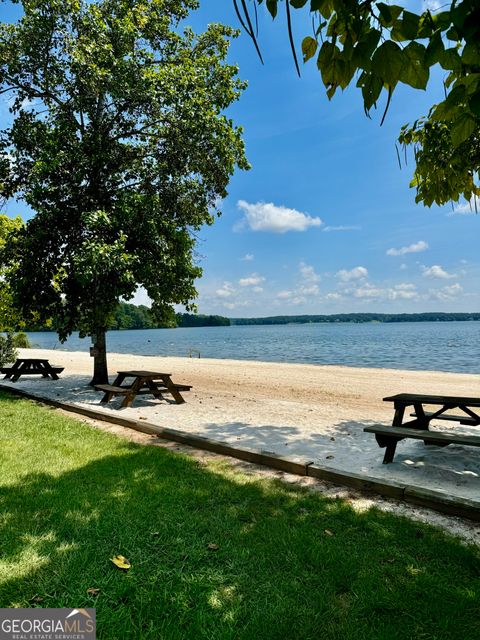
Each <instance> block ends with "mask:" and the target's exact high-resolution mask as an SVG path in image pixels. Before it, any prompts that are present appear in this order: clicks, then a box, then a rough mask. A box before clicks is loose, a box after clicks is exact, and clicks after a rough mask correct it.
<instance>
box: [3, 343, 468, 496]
mask: <svg viewBox="0 0 480 640" xmlns="http://www.w3.org/2000/svg"><path fill="white" fill-rule="evenodd" d="M20 353H21V355H23V356H25V357H32V358H35V357H43V358H48V359H49V360H50V362H51V363H52V364H58V365H61V366H64V367H65V370H64V371H63V373H62V374H61V377H60V380H58V381H51V380H45V379H42V378H37V377H33V376H32V377H31V378H27V377H25V378H21V379H20V380H19V381H18V382H16V383H12V382H9V381H3V384H4V385H5V386H12V387H14V388H19V389H23V390H25V391H27V392H29V393H32V394H33V395H35V396H37V397H39V398H41V397H44V398H50V399H53V400H60V401H65V402H69V403H73V404H78V405H79V406H82V407H86V408H94V409H95V410H98V411H101V412H103V413H106V414H107V415H110V416H118V417H123V418H128V419H132V420H145V421H148V422H149V423H152V424H154V425H158V426H159V427H161V428H165V429H173V430H178V431H182V432H186V433H189V434H191V435H194V436H200V437H203V438H208V439H210V440H215V441H221V442H225V443H228V444H229V445H231V446H236V447H240V448H242V447H244V448H248V449H253V450H255V451H259V452H262V451H263V452H269V453H271V454H272V453H273V454H274V455H277V456H281V457H287V458H290V459H302V460H310V461H312V462H313V463H314V464H317V465H320V466H328V467H331V468H332V469H337V470H339V471H343V472H345V471H348V472H351V473H356V474H360V475H364V476H370V477H374V478H378V479H380V480H382V479H385V480H391V481H394V482H395V481H396V482H400V483H403V484H407V485H409V486H416V487H419V488H425V489H431V490H433V491H440V492H444V493H446V494H448V495H451V496H457V497H459V498H467V499H470V500H478V497H479V496H480V456H479V455H478V453H479V452H478V450H477V448H475V447H466V446H460V445H449V446H448V447H445V448H440V447H435V446H433V447H426V446H424V444H423V442H421V441H418V440H412V439H408V440H403V441H402V442H400V443H399V446H398V448H397V453H396V456H395V460H394V462H393V463H392V464H389V465H383V464H382V460H383V454H384V450H383V449H380V447H379V446H378V445H377V443H376V440H375V437H374V436H373V435H372V434H369V433H365V432H364V431H363V429H364V427H365V426H368V425H371V424H385V425H388V424H391V422H392V418H393V406H392V405H391V403H386V402H383V401H382V399H383V398H384V397H386V396H390V395H394V394H396V393H402V392H407V393H430V394H435V395H458V396H472V395H473V396H475V395H478V392H477V389H478V386H479V385H478V383H479V377H478V375H475V374H466V373H450V372H435V371H433V372H432V371H410V370H399V369H370V368H357V367H347V366H343V365H341V366H337V365H314V364H308V365H306V364H291V363H278V364H277V363H270V362H259V361H247V360H220V359H207V358H200V359H198V358H188V357H168V356H137V355H132V354H116V353H110V354H108V364H109V372H110V380H112V379H113V376H114V374H115V372H116V371H117V370H129V369H151V370H154V371H155V370H156V371H163V372H166V373H170V374H172V379H173V381H174V382H176V383H179V384H187V385H192V390H191V391H189V392H186V393H185V394H184V398H185V400H186V402H185V404H181V405H176V404H171V403H170V402H168V401H166V400H161V401H159V400H154V399H153V398H150V397H149V396H139V397H137V398H136V400H135V402H134V403H133V405H132V406H131V407H130V408H126V409H120V408H119V405H120V403H121V399H120V398H116V399H114V400H112V401H111V402H110V403H109V404H108V405H100V398H101V395H100V394H99V392H96V391H95V390H94V389H92V388H91V387H89V386H88V382H89V381H90V379H91V375H92V372H93V362H92V359H91V358H90V356H89V354H88V353H85V352H81V351H77V352H74V351H58V350H36V349H25V350H20ZM435 428H438V429H439V430H449V429H451V428H452V426H451V425H449V426H447V427H446V426H445V424H444V423H439V424H438V425H437V424H435ZM454 428H455V429H456V428H458V429H462V431H464V432H466V433H471V434H474V435H475V434H476V435H478V427H477V428H476V427H456V426H455V427H454Z"/></svg>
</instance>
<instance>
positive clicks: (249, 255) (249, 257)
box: [240, 253, 255, 262]
mask: <svg viewBox="0 0 480 640" xmlns="http://www.w3.org/2000/svg"><path fill="white" fill-rule="evenodd" d="M254 259H255V256H254V255H253V253H246V254H245V255H244V256H243V258H240V260H244V261H245V262H251V261H252V260H254Z"/></svg>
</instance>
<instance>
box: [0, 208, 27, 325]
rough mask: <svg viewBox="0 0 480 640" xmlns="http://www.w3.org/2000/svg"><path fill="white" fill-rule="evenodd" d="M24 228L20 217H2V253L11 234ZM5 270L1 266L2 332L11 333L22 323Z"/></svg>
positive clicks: (0, 245)
mask: <svg viewBox="0 0 480 640" xmlns="http://www.w3.org/2000/svg"><path fill="white" fill-rule="evenodd" d="M22 227H23V221H22V219H21V218H20V217H17V218H10V217H9V216H6V215H3V214H2V215H0V251H1V250H2V249H3V247H5V244H6V243H7V242H8V240H9V236H10V234H12V235H13V233H14V232H15V231H19V230H20V229H22ZM5 276H6V273H5V269H3V268H2V266H1V264H0V331H10V330H12V329H14V328H15V326H16V325H18V324H19V322H20V316H19V314H18V311H17V310H16V309H15V307H14V306H13V303H12V292H11V290H10V287H9V285H8V283H7V282H6V280H5Z"/></svg>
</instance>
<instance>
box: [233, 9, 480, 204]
mask: <svg viewBox="0 0 480 640" xmlns="http://www.w3.org/2000/svg"><path fill="white" fill-rule="evenodd" d="M263 3H264V0H251V1H250V3H249V2H248V1H247V0H233V5H234V7H235V9H236V11H237V14H238V17H239V19H240V22H241V24H242V26H243V28H244V30H245V31H246V32H247V33H248V34H249V35H250V37H251V38H252V40H253V41H254V43H255V46H256V48H257V51H258V52H259V55H260V57H261V53H260V49H261V39H260V44H259V41H258V37H257V28H256V27H257V25H258V23H257V25H255V17H256V15H255V14H256V10H257V9H256V7H257V5H262V4H263ZM430 4H432V5H433V4H434V3H430ZM435 4H436V3H435ZM265 5H266V7H267V9H268V10H269V12H270V14H271V15H272V17H273V18H275V17H276V16H277V13H278V11H279V10H283V11H285V12H286V17H287V28H288V33H289V36H290V43H291V47H292V52H293V56H294V60H295V64H296V67H297V70H298V72H299V73H300V67H299V64H298V59H297V54H296V46H295V42H294V39H293V35H292V33H293V30H292V20H293V17H294V12H293V11H292V9H303V10H304V11H308V12H310V14H311V18H312V21H311V24H312V29H311V33H310V34H308V35H305V37H304V38H303V40H302V44H301V49H302V53H303V59H304V61H305V62H307V61H308V60H310V59H314V60H315V61H316V64H317V67H318V70H319V72H320V74H321V79H322V82H323V84H324V86H325V89H326V92H327V95H328V97H329V98H330V99H331V98H332V97H333V95H334V94H335V92H336V91H337V89H342V90H343V89H345V88H346V87H347V86H348V85H350V84H351V83H352V82H354V83H355V84H356V86H357V87H358V88H359V89H360V90H361V93H362V97H363V104H364V108H365V112H366V113H367V115H368V114H369V112H370V110H371V109H372V107H376V106H377V102H378V101H379V99H380V97H381V94H382V93H384V94H385V96H386V108H384V114H385V113H386V111H387V110H388V106H389V105H390V101H391V98H392V95H393V93H394V91H395V88H396V87H397V86H398V85H399V84H400V83H403V84H407V85H409V86H411V87H413V88H414V89H420V90H424V89H425V88H426V86H427V84H428V81H429V78H430V69H431V67H433V66H434V65H439V66H440V67H441V68H442V69H443V70H444V71H445V78H444V85H445V99H444V100H443V101H441V102H440V103H439V104H437V105H433V106H432V109H431V110H430V112H429V113H428V115H427V116H426V117H423V118H419V119H418V120H417V121H416V122H415V123H413V125H411V126H408V125H407V126H405V127H404V128H403V129H402V132H401V135H400V138H399V139H400V142H401V143H402V144H405V145H410V144H411V145H413V146H414V149H415V160H416V169H415V175H414V179H413V181H412V186H414V187H416V189H417V198H416V200H417V202H423V203H424V204H425V205H427V206H430V205H431V204H432V203H434V202H435V203H437V204H444V203H446V202H448V201H449V200H455V201H456V200H458V199H459V198H460V197H461V196H464V197H465V198H466V199H467V200H470V199H472V198H473V200H475V197H476V196H480V180H479V173H480V0H463V2H458V1H457V0H452V1H451V2H447V3H446V4H443V3H438V5H439V7H438V8H437V9H435V10H433V9H432V10H431V9H429V8H425V10H424V11H423V12H421V13H415V12H414V11H412V10H411V3H408V7H407V6H401V5H394V4H387V3H385V2H378V0H265ZM405 5H407V3H405ZM440 5H441V6H440ZM427 6H428V3H427Z"/></svg>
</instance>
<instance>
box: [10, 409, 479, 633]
mask: <svg viewBox="0 0 480 640" xmlns="http://www.w3.org/2000/svg"><path fill="white" fill-rule="evenodd" d="M12 406H13V405H12ZM42 411H44V412H48V411H49V410H48V409H42ZM7 412H8V408H7ZM49 414H50V418H49V433H48V434H44V439H43V440H42V447H44V449H43V455H44V456H46V458H47V460H48V461H49V463H48V465H47V467H51V471H50V472H47V471H44V472H38V471H32V470H31V467H35V462H34V460H35V456H36V455H37V453H36V451H35V446H36V444H35V442H34V441H31V445H30V446H31V447H32V451H30V457H29V459H30V464H31V467H30V471H29V470H28V468H25V469H24V471H23V472H21V471H18V472H17V474H16V475H17V477H18V479H17V480H16V481H15V482H14V481H9V482H7V483H5V481H4V484H2V485H1V486H0V505H1V518H0V549H1V560H0V604H1V606H6V607H11V606H41V607H61V606H65V607H87V606H95V607H96V608H97V620H98V629H99V635H98V637H99V638H108V639H114V638H147V639H152V640H153V639H155V640H158V638H174V639H177V638H178V639H183V638H185V639H186V638H208V639H215V640H216V639H218V640H220V639H222V640H223V639H224V638H227V639H230V638H231V639H232V640H233V639H234V638H239V639H245V640H247V639H248V640H250V639H251V638H253V637H265V638H278V639H279V640H280V639H283V638H287V637H292V638H296V639H300V640H301V639H303V638H305V639H306V638H318V637H321V638H325V639H327V640H333V639H337V638H342V640H344V639H345V640H354V639H355V640H357V639H358V638H360V639H362V638H365V639H367V638H369V639H371V638H378V639H380V638H382V639H383V638H402V639H404V638H413V637H424V638H443V637H445V638H447V637H452V638H454V637H463V638H474V637H478V633H479V632H480V627H479V624H478V617H477V611H478V606H479V605H480V556H479V552H478V549H474V548H471V547H470V548H469V547H466V546H464V545H462V544H460V543H459V542H457V541H455V540H454V539H451V538H449V537H447V536H445V535H444V534H442V533H440V532H439V531H438V530H435V529H433V528H431V527H427V526H423V525H419V524H415V523H413V522H410V521H408V520H405V519H399V518H396V517H394V516H392V515H389V514H385V513H381V512H379V511H377V510H375V509H370V510H369V511H366V512H364V513H356V512H355V511H354V510H353V509H352V508H351V506H350V505H349V504H348V503H347V502H345V501H342V500H329V499H326V498H323V497H322V496H321V495H318V494H313V493H310V492H307V491H302V490H299V489H297V488H294V487H290V486H288V485H286V484H284V483H281V482H278V481H255V480H253V479H252V478H251V477H250V478H249V479H246V478H243V479H242V478H241V477H238V476H236V475H234V474H233V473H231V472H229V471H228V465H226V463H221V464H222V466H221V467H219V466H217V467H215V466H213V467H207V466H205V465H204V464H202V463H199V462H198V461H196V460H192V459H190V458H187V457H185V456H182V455H178V454H173V453H171V452H168V451H165V450H163V449H159V448H156V447H145V446H139V445H134V444H132V443H127V442H125V441H122V440H119V439H115V438H114V437H113V436H108V435H106V434H103V433H100V432H97V431H94V430H91V429H90V428H89V427H87V426H86V425H83V424H81V423H79V422H76V421H73V420H69V421H68V423H67V421H66V420H65V419H62V421H58V419H57V418H56V416H55V414H54V411H49ZM66 425H67V426H66ZM71 425H73V426H71ZM19 428H20V427H19V426H18V425H17V426H16V429H17V433H15V434H13V433H11V432H10V430H9V427H8V426H7V427H5V426H4V428H3V429H2V433H3V436H2V441H3V444H4V447H5V450H4V456H3V463H4V464H6V465H8V466H9V468H10V466H11V465H12V464H14V462H15V456H14V454H13V450H12V448H11V442H12V441H13V440H12V438H17V440H18V443H17V445H18V446H17V449H18V450H19V451H21V450H23V451H24V452H25V457H26V458H28V456H27V451H28V446H29V445H28V443H29V441H30V438H31V434H32V433H34V427H33V426H32V425H26V424H25V426H24V427H21V428H22V429H24V435H25V438H24V439H22V438H21V435H22V434H21V433H18V429H19ZM45 447H47V448H48V449H52V450H53V451H49V450H48V449H45ZM82 447H84V449H85V457H86V458H87V460H86V461H85V463H84V464H80V465H78V464H77V466H76V468H68V464H67V463H68V461H69V459H70V458H72V457H73V456H75V455H77V456H78V450H79V448H80V449H81V448H82ZM82 451H83V449H82ZM92 451H93V452H92ZM75 459H77V458H75ZM20 464H25V462H24V463H21V462H20ZM65 466H66V467H67V468H66V469H64V467H65ZM5 468H7V467H5ZM118 553H121V554H123V555H124V556H126V557H127V558H128V559H129V560H130V562H131V564H132V568H131V569H130V571H129V572H127V573H122V572H120V571H119V570H118V569H116V568H115V567H114V566H113V564H112V563H111V562H110V561H109V559H110V558H111V557H112V556H114V555H115V554H118ZM453 582H454V586H453ZM89 588H94V589H99V590H100V591H99V594H98V596H97V597H95V596H93V595H89V594H88V593H87V590H88V589H89Z"/></svg>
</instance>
